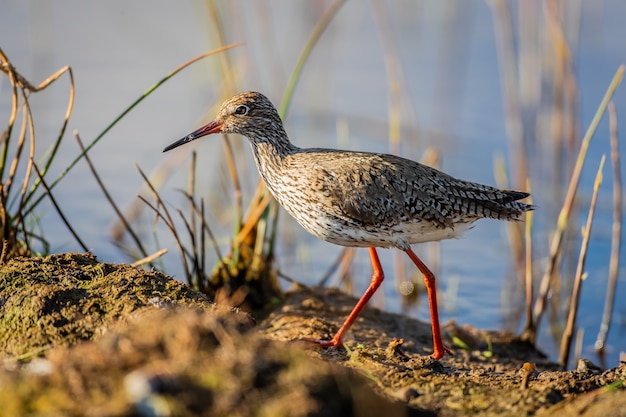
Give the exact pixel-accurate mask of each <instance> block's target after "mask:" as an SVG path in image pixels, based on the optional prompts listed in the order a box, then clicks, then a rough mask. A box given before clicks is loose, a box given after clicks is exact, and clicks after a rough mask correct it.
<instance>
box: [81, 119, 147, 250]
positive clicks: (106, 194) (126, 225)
mask: <svg viewBox="0 0 626 417" xmlns="http://www.w3.org/2000/svg"><path fill="white" fill-rule="evenodd" d="M74 138H76V142H78V146H79V147H80V150H81V151H84V150H85V146H84V145H83V141H82V140H81V139H80V135H79V133H78V130H74ZM85 162H86V163H87V166H88V167H89V170H90V171H91V174H92V175H93V177H94V178H95V180H96V182H97V183H98V186H99V187H100V189H101V190H102V193H103V194H104V197H105V198H106V199H107V201H108V202H109V204H110V205H111V207H112V208H113V211H114V212H115V214H116V215H117V217H118V219H119V220H120V221H121V222H122V224H123V225H124V228H125V230H126V231H127V232H128V233H129V234H130V236H131V238H132V239H133V241H134V242H135V245H137V248H138V249H139V251H140V252H141V254H142V256H143V257H144V259H145V258H146V257H147V256H148V253H147V252H146V250H145V249H144V247H143V245H142V244H141V240H140V239H139V236H137V234H136V233H135V231H134V230H133V229H132V227H131V226H130V224H129V223H128V220H126V217H124V214H123V213H122V211H121V210H120V208H119V207H118V206H117V204H115V201H114V200H113V197H111V194H110V193H109V190H108V189H107V188H106V186H105V185H104V182H102V179H101V178H100V175H98V172H97V171H96V168H95V167H94V166H93V163H92V162H91V159H90V158H89V155H87V154H85Z"/></svg>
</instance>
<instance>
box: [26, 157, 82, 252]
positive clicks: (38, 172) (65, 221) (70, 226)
mask: <svg viewBox="0 0 626 417" xmlns="http://www.w3.org/2000/svg"><path fill="white" fill-rule="evenodd" d="M33 168H34V170H35V172H36V173H37V175H38V176H39V181H40V182H41V185H42V186H43V188H44V190H46V193H47V194H48V198H50V201H51V202H52V205H53V206H54V208H55V210H56V211H57V213H58V214H59V216H60V217H61V220H62V221H63V223H64V224H65V227H67V229H68V230H69V231H70V233H71V234H72V236H74V239H76V241H77V242H78V244H79V245H80V246H81V248H82V249H83V250H84V251H85V252H89V248H88V247H87V245H85V244H84V243H83V241H82V240H81V238H80V237H79V236H78V233H76V231H75V230H74V228H73V227H72V225H71V224H70V222H69V221H68V220H67V218H66V217H65V215H64V214H63V211H62V210H61V207H60V206H59V204H58V203H57V202H56V199H55V198H54V196H53V195H52V193H51V192H50V188H49V187H48V185H47V184H46V182H45V181H44V179H43V174H42V173H41V171H39V168H37V165H36V164H35V163H34V162H33Z"/></svg>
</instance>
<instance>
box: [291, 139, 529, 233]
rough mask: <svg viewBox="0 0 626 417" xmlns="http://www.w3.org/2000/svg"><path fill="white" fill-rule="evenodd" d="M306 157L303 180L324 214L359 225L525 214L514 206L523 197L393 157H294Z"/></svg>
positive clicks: (446, 223) (320, 153)
mask: <svg viewBox="0 0 626 417" xmlns="http://www.w3.org/2000/svg"><path fill="white" fill-rule="evenodd" d="M311 153H315V154H316V157H315V158H310V161H315V166H307V167H306V170H303V175H305V176H308V177H309V178H308V180H309V181H314V182H315V181H317V184H316V185H313V187H314V188H318V189H319V191H322V193H323V194H325V195H327V196H328V197H329V198H328V199H327V201H329V202H332V204H333V207H328V212H329V214H330V213H332V214H333V215H335V216H337V217H339V218H344V219H346V218H347V219H350V220H351V221H353V222H356V223H359V224H362V225H367V226H374V225H380V226H393V225H397V224H400V223H404V222H409V221H412V220H419V221H428V222H431V223H432V224H433V225H434V226H435V227H437V228H451V227H453V223H454V221H455V220H457V221H458V219H459V217H462V218H464V219H465V220H469V219H471V218H472V217H474V218H482V217H490V218H497V219H508V220H510V219H515V218H517V217H519V215H520V214H521V213H522V211H526V210H528V209H531V207H530V206H528V205H525V204H523V203H518V202H516V200H518V199H521V198H524V197H526V196H527V194H526V193H522V192H516V191H501V190H498V189H496V188H493V187H489V186H485V185H482V184H476V183H470V182H466V181H462V180H457V179H455V178H453V177H451V176H449V175H447V174H444V173H442V172H439V171H437V170H435V169H433V168H430V167H427V166H425V165H422V164H419V163H417V162H414V161H410V160H407V159H404V158H400V157H396V156H393V155H380V154H370V153H361V152H339V153H329V152H326V151H325V150H306V152H305V153H304V154H300V155H306V154H309V156H310V154H311ZM364 167H367V169H363V168H364ZM305 171H306V172H305ZM322 178H323V179H322ZM309 181H306V182H309Z"/></svg>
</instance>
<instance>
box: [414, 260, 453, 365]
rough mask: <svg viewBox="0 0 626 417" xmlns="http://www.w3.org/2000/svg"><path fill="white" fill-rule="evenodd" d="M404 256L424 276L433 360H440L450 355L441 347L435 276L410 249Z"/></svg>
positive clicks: (446, 349) (448, 351)
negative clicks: (431, 335) (430, 324)
mask: <svg viewBox="0 0 626 417" xmlns="http://www.w3.org/2000/svg"><path fill="white" fill-rule="evenodd" d="M405 252H406V254H407V255H409V258H411V260H412V261H413V263H414V264H415V265H416V266H417V268H418V269H419V270H420V272H421V273H422V275H424V283H425V284H426V290H427V291H428V304H429V305H430V321H431V323H432V327H433V358H435V359H441V358H442V357H443V355H444V354H445V353H449V354H452V352H450V350H449V349H448V348H446V347H445V346H444V345H443V340H441V328H440V327H439V311H438V310H437V284H436V283H435V275H434V274H433V273H432V272H431V271H430V269H428V267H427V266H426V265H424V262H422V261H421V260H420V258H418V257H417V255H416V254H415V252H413V250H412V249H411V248H409V249H407V250H406V251H405Z"/></svg>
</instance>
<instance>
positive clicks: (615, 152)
mask: <svg viewBox="0 0 626 417" xmlns="http://www.w3.org/2000/svg"><path fill="white" fill-rule="evenodd" d="M609 124H610V130H611V162H612V165H613V231H612V236H611V260H610V262H609V280H608V283H607V287H606V299H605V301H604V312H603V313H602V322H601V324H600V331H599V332H598V337H597V339H596V342H595V345H594V346H595V349H596V351H598V353H600V355H601V356H602V353H604V348H605V346H606V337H607V334H608V333H609V329H610V327H611V316H612V314H613V305H614V304H615V287H616V286H617V277H618V274H619V254H620V249H621V236H622V173H621V170H620V157H619V139H618V130H617V115H616V112H615V104H613V102H611V103H609Z"/></svg>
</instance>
